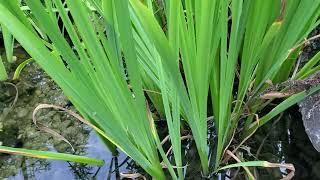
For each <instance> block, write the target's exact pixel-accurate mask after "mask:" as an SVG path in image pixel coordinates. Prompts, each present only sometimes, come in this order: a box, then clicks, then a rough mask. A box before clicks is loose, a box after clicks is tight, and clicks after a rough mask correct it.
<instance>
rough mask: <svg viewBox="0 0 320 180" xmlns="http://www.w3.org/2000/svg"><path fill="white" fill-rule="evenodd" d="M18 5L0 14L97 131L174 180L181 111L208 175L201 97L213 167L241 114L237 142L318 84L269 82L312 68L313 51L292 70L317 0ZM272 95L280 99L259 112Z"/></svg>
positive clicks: (4, 4)
mask: <svg viewBox="0 0 320 180" xmlns="http://www.w3.org/2000/svg"><path fill="white" fill-rule="evenodd" d="M26 5H27V6H24V7H23V8H21V7H20V6H19V4H18V3H17V2H16V1H6V0H0V23H1V24H2V25H3V26H5V27H6V28H7V29H8V30H9V31H10V33H12V34H13V36H14V37H15V38H16V39H17V41H18V42H19V43H21V45H22V46H23V47H24V48H25V49H26V51H27V52H28V53H29V54H30V55H31V57H32V58H33V59H34V60H35V61H36V62H37V63H38V64H40V65H41V67H42V68H43V69H44V70H45V71H46V72H47V73H48V74H49V75H50V76H51V77H52V78H53V79H54V80H55V82H56V83H57V84H58V85H59V86H60V87H61V88H62V89H63V91H64V93H65V94H66V96H67V97H68V98H69V99H70V100H71V101H72V103H73V104H74V105H75V107H76V108H77V110H78V111H79V112H80V113H81V115H82V116H83V117H84V118H85V119H87V120H88V121H89V122H88V123H89V124H91V125H92V126H93V127H94V129H95V130H96V131H97V133H99V134H100V135H101V136H102V137H103V138H105V139H107V140H108V141H110V142H112V143H113V144H115V145H116V146H117V147H118V148H119V149H121V150H122V151H123V152H125V153H126V154H127V155H129V156H130V157H131V158H133V159H134V160H135V161H136V162H137V163H138V164H139V165H140V166H141V167H142V168H144V169H145V170H146V172H148V173H149V174H150V175H152V176H153V177H155V178H157V179H164V173H163V170H162V168H163V164H160V162H161V161H160V157H158V152H160V155H161V159H162V160H163V161H164V164H165V166H166V167H167V168H168V170H169V172H170V174H171V176H172V178H174V179H177V178H179V179H183V173H182V168H181V167H182V166H183V164H182V158H181V141H180V136H181V133H180V123H181V122H180V121H181V120H184V121H186V122H187V123H188V125H189V126H190V128H191V130H192V135H193V139H194V140H195V142H196V145H197V149H198V154H199V156H200V159H201V164H202V170H203V174H204V175H208V173H209V159H208V155H209V153H208V147H207V116H208V112H207V110H208V104H212V110H213V115H214V122H215V127H216V130H217V134H218V141H217V146H216V153H215V154H216V157H215V158H214V159H215V163H214V164H215V167H214V169H216V170H217V169H219V166H220V163H221V160H222V157H223V154H224V152H225V150H226V149H228V146H229V144H230V143H231V140H232V139H233V136H234V132H235V130H236V129H237V127H238V122H239V121H244V122H245V123H244V126H243V127H241V128H242V131H241V134H240V135H241V137H240V141H241V144H242V143H243V142H244V141H245V140H246V139H248V137H250V136H251V135H252V134H253V133H254V132H255V131H256V130H257V128H258V127H260V126H262V125H263V124H265V123H267V122H269V121H270V120H272V118H273V117H275V116H277V115H278V114H279V113H281V112H283V111H284V110H285V109H287V108H288V107H290V106H292V105H293V104H295V103H297V102H299V101H300V100H302V99H303V98H305V97H307V96H308V95H310V94H312V93H314V92H316V91H317V90H319V88H320V87H319V86H317V84H311V85H310V86H308V88H300V89H298V90H296V89H294V90H293V89H290V87H284V88H277V87H276V84H279V83H282V82H288V81H287V80H288V79H292V81H293V82H294V81H295V80H302V79H304V78H305V77H307V75H310V74H312V73H315V72H317V71H318V69H319V65H318V64H317V62H318V61H319V57H318V56H315V57H314V59H313V60H312V61H309V62H308V63H307V64H306V65H304V67H303V68H302V69H300V68H298V67H299V65H300V63H299V61H298V57H299V54H300V52H301V50H302V48H303V46H304V44H305V43H307V42H308V40H305V38H306V37H307V35H308V34H309V33H310V31H311V30H312V29H313V28H315V27H316V26H317V25H318V24H319V22H320V21H319V20H318V18H319V14H320V11H319V8H320V1H319V0H287V1H286V0H281V1H280V0H270V1H263V0H257V1H250V0H249V1H243V0H231V1H229V0H216V1H212V0H200V1H195V0H182V1H180V0H170V1H169V0H167V1H165V0H163V1H153V0H145V1H140V0H82V1H72V0H65V1H61V0H45V1H44V3H41V1H33V0H26ZM162 8H163V9H162ZM26 12H27V13H28V14H32V17H33V18H32V21H31V22H30V19H28V18H27V17H26V15H25V13H26ZM60 20H61V21H60ZM59 22H60V23H61V22H62V24H63V28H61V26H59ZM34 24H36V25H37V26H34ZM35 27H37V28H35ZM62 29H63V30H62ZM209 95H210V97H211V99H209V101H211V103H209V102H208V97H209ZM147 96H148V97H150V99H151V102H152V104H153V105H154V106H155V108H156V109H157V110H158V112H160V113H161V114H162V115H163V116H165V118H166V122H167V124H168V129H169V135H170V140H171V143H172V149H173V154H174V161H175V166H177V167H178V168H177V170H176V171H175V170H174V169H173V166H172V164H171V163H172V162H170V161H169V160H168V158H167V157H166V155H165V153H164V150H163V147H162V146H161V143H160V139H159V137H158V134H157V129H156V126H155V123H154V120H153V118H152V116H151V112H150V109H149V105H148V103H150V101H149V102H148V101H147V98H146V97H147ZM275 98H284V100H283V101H282V102H281V103H280V104H278V105H277V106H275V107H274V108H273V109H272V110H271V111H270V112H267V113H266V114H261V113H260V112H261V111H262V110H263V109H264V108H265V107H266V106H267V105H269V104H270V103H271V102H272V100H273V99H275ZM235 150H236V149H235ZM260 164H264V163H260ZM251 165H252V164H251Z"/></svg>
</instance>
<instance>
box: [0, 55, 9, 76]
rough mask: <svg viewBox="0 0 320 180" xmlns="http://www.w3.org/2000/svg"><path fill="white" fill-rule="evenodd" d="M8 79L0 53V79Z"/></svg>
mask: <svg viewBox="0 0 320 180" xmlns="http://www.w3.org/2000/svg"><path fill="white" fill-rule="evenodd" d="M7 79H8V74H7V71H6V68H5V67H4V64H3V62H2V58H1V55H0V81H5V80H7Z"/></svg>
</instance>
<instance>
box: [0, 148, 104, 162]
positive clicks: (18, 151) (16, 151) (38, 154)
mask: <svg viewBox="0 0 320 180" xmlns="http://www.w3.org/2000/svg"><path fill="white" fill-rule="evenodd" d="M0 153H6V154H13V155H20V156H27V157H33V158H40V159H51V160H62V161H71V162H77V163H83V164H94V165H98V166H102V165H103V164H104V161H103V160H98V159H93V158H88V157H84V156H76V155H72V154H64V153H56V152H48V151H37V150H29V149H23V148H12V147H6V146H0Z"/></svg>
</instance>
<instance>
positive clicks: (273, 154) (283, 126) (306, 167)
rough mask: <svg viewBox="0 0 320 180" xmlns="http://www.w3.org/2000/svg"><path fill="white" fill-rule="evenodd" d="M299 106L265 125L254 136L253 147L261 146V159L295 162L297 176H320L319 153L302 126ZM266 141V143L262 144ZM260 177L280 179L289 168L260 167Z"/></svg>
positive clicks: (317, 179) (308, 178) (308, 179)
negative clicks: (276, 120) (275, 121)
mask: <svg viewBox="0 0 320 180" xmlns="http://www.w3.org/2000/svg"><path fill="white" fill-rule="evenodd" d="M298 109H299V108H298V106H294V107H292V108H290V109H289V110H288V111H286V112H285V113H284V115H283V117H282V118H281V119H279V121H278V122H277V123H274V124H271V123H270V124H267V125H265V126H264V127H262V128H261V129H260V130H258V132H257V133H256V135H255V136H254V138H253V139H252V140H251V142H252V144H251V147H252V151H253V152H256V151H257V150H258V147H260V150H259V156H258V159H260V160H267V161H270V162H276V163H292V164H293V165H294V167H295V176H294V179H298V180H300V179H307V180H313V179H315V180H319V179H320V171H319V170H320V153H319V152H317V151H316V150H315V149H314V147H313V146H312V144H311V142H310V140H309V138H308V136H307V134H306V132H305V129H304V126H303V122H302V119H301V114H300V113H299V111H298ZM261 144H263V145H261ZM258 172H259V175H260V179H279V178H282V177H283V175H286V174H287V173H288V172H287V171H285V170H284V169H277V168H273V169H271V168H270V169H265V168H260V169H259V171H258Z"/></svg>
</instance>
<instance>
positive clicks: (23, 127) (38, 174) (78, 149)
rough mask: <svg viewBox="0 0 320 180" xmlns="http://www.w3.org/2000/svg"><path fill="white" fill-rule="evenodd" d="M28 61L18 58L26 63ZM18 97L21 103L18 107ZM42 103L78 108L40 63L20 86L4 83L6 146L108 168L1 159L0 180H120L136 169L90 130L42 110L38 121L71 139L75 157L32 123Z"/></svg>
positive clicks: (0, 97)
mask: <svg viewBox="0 0 320 180" xmlns="http://www.w3.org/2000/svg"><path fill="white" fill-rule="evenodd" d="M18 51H20V50H19V49H18ZM15 54H24V53H19V52H15ZM26 58H27V57H25V56H20V57H18V59H20V60H21V61H22V60H23V59H26ZM15 66H16V64H13V65H11V67H8V68H9V69H14V68H15ZM10 74H12V72H10ZM17 93H18V95H17ZM16 95H17V100H16V102H15V103H14V104H13V105H12V103H13V102H14V98H15V97H16ZM40 103H48V104H55V105H59V106H62V107H68V108H71V109H73V108H72V106H71V104H70V102H69V101H68V100H67V99H66V98H65V97H64V96H63V94H62V91H61V90H60V89H59V88H58V87H57V86H56V84H55V83H54V82H53V81H52V80H51V79H50V78H48V76H46V74H45V73H43V72H42V70H40V68H38V67H37V66H36V65H35V64H34V63H31V64H29V65H27V66H26V68H25V69H24V70H23V72H22V74H21V76H20V78H19V80H18V81H11V82H10V84H8V83H0V144H1V145H6V146H11V147H22V148H27V149H37V150H50V151H58V152H66V153H73V154H77V155H86V156H88V157H93V158H98V159H103V160H104V161H105V165H104V166H103V167H97V166H89V165H81V164H73V163H68V162H64V161H47V160H39V159H34V158H26V157H21V156H10V155H4V154H0V179H16V180H20V179H47V180H50V179H94V178H97V179H116V176H119V172H130V171H132V169H131V168H133V165H132V163H131V162H130V160H129V159H128V158H127V156H126V155H124V154H123V153H120V154H119V156H118V157H113V156H112V154H111V152H110V151H109V150H108V149H107V148H106V146H105V145H104V144H103V143H102V142H101V141H100V139H99V137H98V136H96V134H95V133H94V132H93V131H92V130H91V129H90V128H88V127H87V126H86V125H85V124H82V123H81V122H80V121H78V120H76V119H74V118H72V117H71V116H70V115H68V114H66V113H64V112H58V111H55V110H42V111H41V112H39V113H38V114H39V115H38V121H39V122H41V123H43V124H46V125H47V126H48V127H49V128H52V129H53V130H55V131H57V132H58V133H60V134H61V135H62V136H64V137H65V138H66V139H68V140H69V141H70V143H71V144H72V145H73V147H74V149H75V151H74V152H73V151H72V148H71V147H70V146H69V145H68V144H67V143H65V142H62V141H60V140H58V139H57V138H55V137H52V136H51V135H50V134H48V133H46V132H43V131H39V129H37V127H36V126H35V125H34V124H33V122H32V113H33V110H34V108H35V107H36V106H37V105H38V104H40ZM124 161H125V162H124ZM130 163H131V165H130ZM115 164H118V165H121V166H119V169H115ZM111 165H112V166H111ZM118 165H117V167H118ZM116 172H118V173H116ZM109 174H110V175H109Z"/></svg>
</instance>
